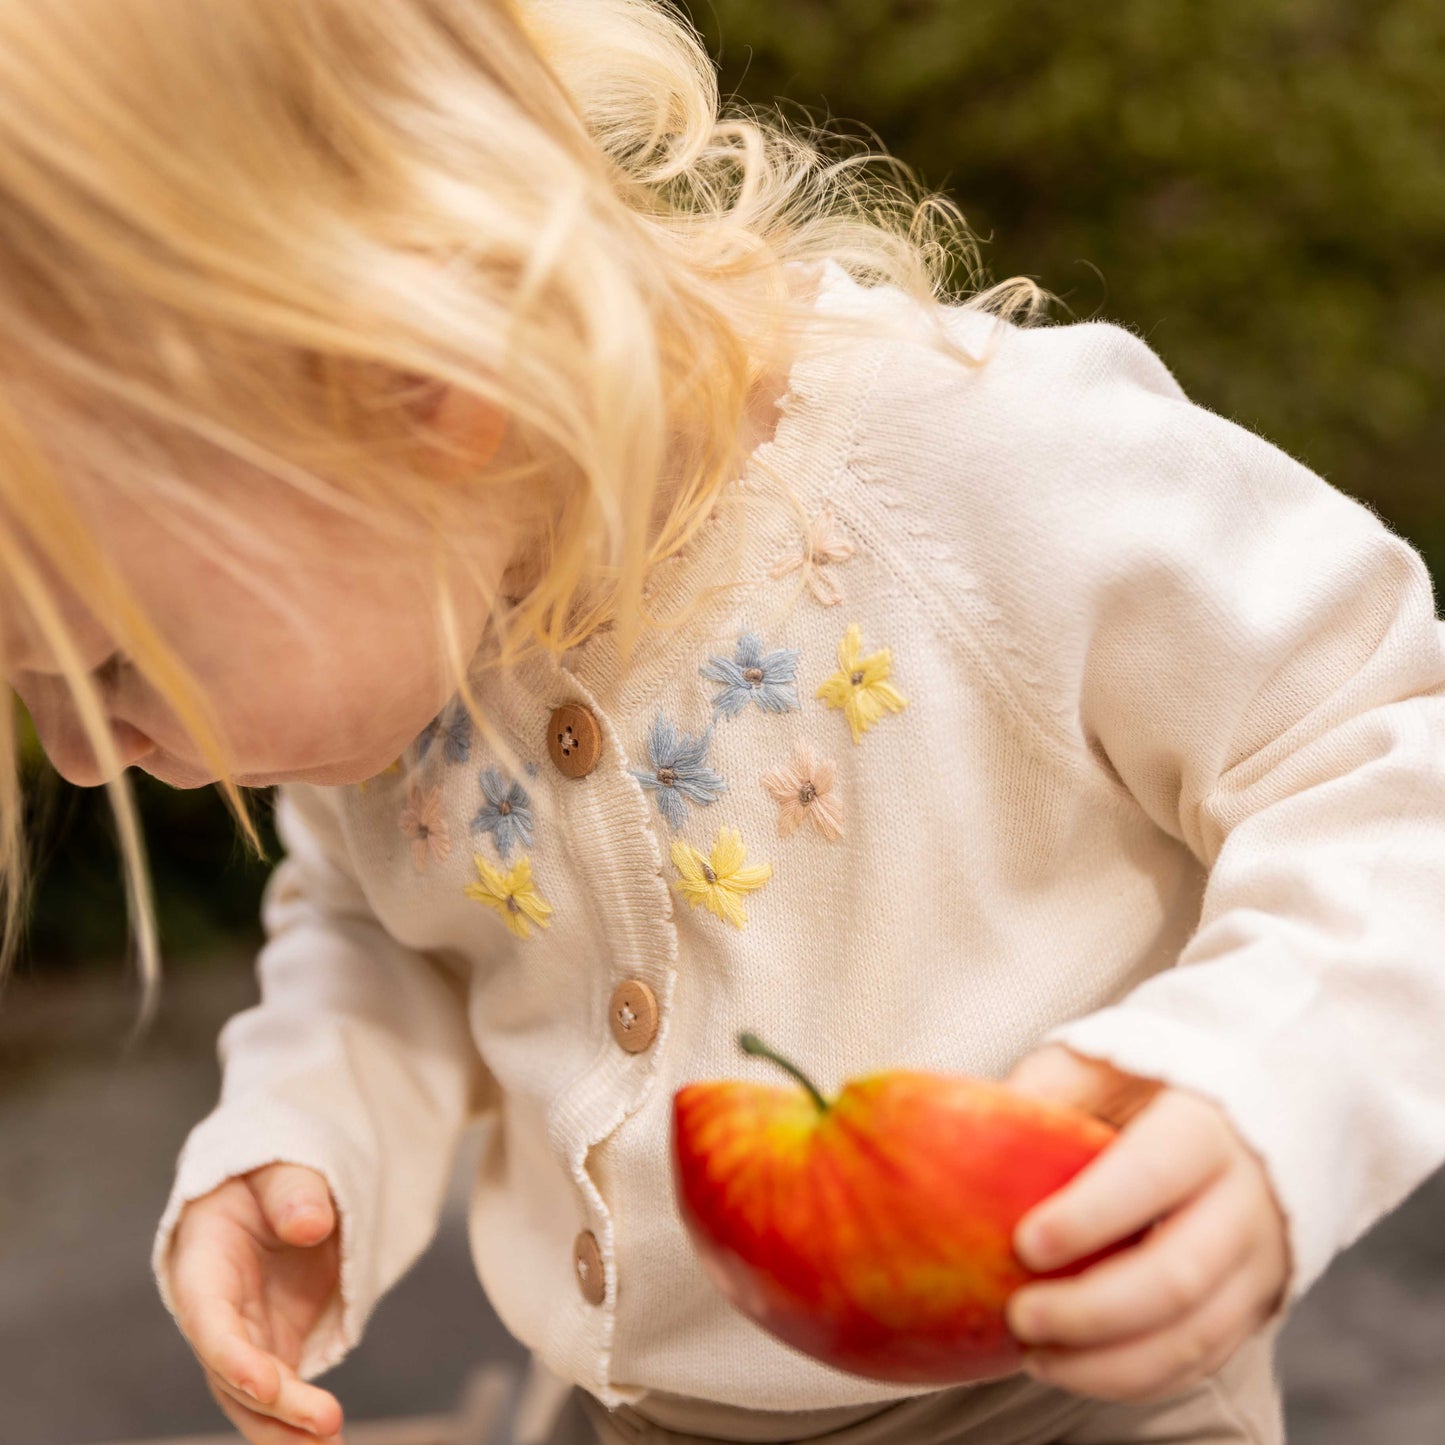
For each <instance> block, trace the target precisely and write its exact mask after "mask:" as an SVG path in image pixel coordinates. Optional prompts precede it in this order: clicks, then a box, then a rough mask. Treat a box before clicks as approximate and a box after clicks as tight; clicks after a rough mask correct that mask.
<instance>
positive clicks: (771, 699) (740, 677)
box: [698, 632, 799, 717]
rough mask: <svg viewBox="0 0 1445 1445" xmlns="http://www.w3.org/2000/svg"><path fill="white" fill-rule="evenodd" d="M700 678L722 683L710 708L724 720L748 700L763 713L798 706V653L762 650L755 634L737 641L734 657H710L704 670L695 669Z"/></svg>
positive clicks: (747, 635) (785, 648) (783, 648)
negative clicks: (721, 715) (795, 686)
mask: <svg viewBox="0 0 1445 1445" xmlns="http://www.w3.org/2000/svg"><path fill="white" fill-rule="evenodd" d="M698 671H699V672H700V673H702V675H703V676H704V677H710V678H712V679H713V681H714V682H720V683H722V684H723V690H722V691H721V692H720V693H718V695H717V696H716V697H715V698H714V699H713V707H714V709H715V710H716V711H717V712H719V713H721V714H723V715H724V716H725V717H736V716H737V715H738V714H739V713H740V712H741V711H742V710H743V709H744V708H745V707H746V706H747V705H748V699H749V698H752V700H753V701H754V702H755V703H757V705H758V706H759V707H760V708H762V710H763V711H764V712H787V711H788V710H789V709H793V708H797V707H798V705H799V704H798V694H797V692H796V691H795V689H794V679H795V678H796V677H797V673H798V650H797V648H795V647H780V648H778V649H777V650H776V651H774V652H764V651H763V640H762V638H761V637H759V636H758V635H757V634H756V633H755V632H746V633H744V634H743V635H742V636H741V637H740V638H738V650H737V654H736V656H734V657H710V658H708V660H707V665H706V666H705V667H700V668H698Z"/></svg>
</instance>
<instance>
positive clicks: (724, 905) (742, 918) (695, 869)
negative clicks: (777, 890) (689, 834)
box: [672, 828, 773, 928]
mask: <svg viewBox="0 0 1445 1445" xmlns="http://www.w3.org/2000/svg"><path fill="white" fill-rule="evenodd" d="M743 856H744V855H743V839H742V834H741V833H739V832H738V830H737V829H736V828H720V829H719V830H718V835H717V841H716V842H715V843H714V844H713V845H712V856H711V857H710V858H704V857H703V855H702V854H701V853H699V852H698V851H697V849H696V848H694V847H693V846H692V845H691V844H690V843H684V842H683V841H682V839H681V838H678V839H676V840H675V841H674V842H673V845H672V861H673V862H674V863H675V864H676V865H677V871H678V872H679V873H681V874H682V877H681V878H680V879H679V880H677V881H676V882H675V883H674V884H673V887H674V888H676V889H677V891H678V892H679V893H681V894H682V896H683V897H684V898H686V899H687V904H688V907H689V908H696V907H697V905H698V904H699V903H701V904H702V905H703V906H704V907H705V908H706V909H707V910H708V912H709V913H711V914H713V915H714V916H715V917H717V918H721V919H723V920H724V921H725V922H727V923H731V924H732V925H733V927H734V928H741V927H742V926H743V924H744V923H746V922H747V921H748V916H747V914H746V913H744V912H743V906H742V903H741V901H740V900H741V899H742V897H743V895H744V894H747V893H752V892H753V891H754V890H755V889H758V888H761V887H762V886H763V884H764V883H766V882H767V881H768V879H769V878H771V877H772V876H773V865H772V864H771V863H754V864H751V865H750V866H748V867H744V866H743Z"/></svg>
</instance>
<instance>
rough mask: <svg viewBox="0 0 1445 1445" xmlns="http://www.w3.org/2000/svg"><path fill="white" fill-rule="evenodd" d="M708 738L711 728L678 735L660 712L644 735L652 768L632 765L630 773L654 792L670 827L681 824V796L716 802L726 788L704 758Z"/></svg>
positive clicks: (719, 776) (682, 807)
mask: <svg viewBox="0 0 1445 1445" xmlns="http://www.w3.org/2000/svg"><path fill="white" fill-rule="evenodd" d="M711 741H712V729H711V728H708V730H707V731H706V732H704V733H701V734H699V735H698V736H697V737H692V736H691V735H690V734H688V733H682V734H679V733H678V730H677V728H676V727H674V726H673V724H672V723H670V722H668V720H667V719H666V718H665V717H663V716H662V714H661V713H659V714H658V716H657V721H656V722H655V723H653V725H652V727H651V729H650V730H649V732H648V734H647V756H648V758H649V759H650V760H651V762H652V770H651V772H642V771H640V770H639V769H637V768H633V769H632V770H631V771H632V776H633V777H634V778H636V779H637V781H638V782H640V783H641V784H642V786H643V787H644V788H646V789H649V790H650V791H652V792H655V793H656V794H657V811H658V812H659V813H661V814H662V816H663V817H664V818H666V819H667V825H668V827H670V828H679V827H681V826H682V820H683V817H684V815H685V814H686V812H687V806H686V804H685V803H684V802H683V801H682V800H683V799H684V798H691V799H692V801H693V802H694V803H715V802H717V797H718V794H719V793H723V792H726V791H727V784H726V783H725V782H724V781H723V779H722V774H721V773H716V772H714V771H713V770H712V769H711V768H710V767H708V766H707V765H706V764H705V762H704V761H703V760H704V759H705V758H706V757H707V749H708V744H709V743H710V742H711Z"/></svg>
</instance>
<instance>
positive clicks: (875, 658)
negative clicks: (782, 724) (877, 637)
mask: <svg viewBox="0 0 1445 1445" xmlns="http://www.w3.org/2000/svg"><path fill="white" fill-rule="evenodd" d="M862 649H863V629H862V628H861V627H860V626H859V625H858V624H857V623H856V622H855V623H853V625H852V626H851V627H849V629H848V630H847V632H845V633H844V634H843V640H842V641H841V642H840V643H839V644H838V671H837V672H835V673H834V674H833V675H832V677H830V678H828V679H827V680H826V681H825V682H824V683H823V684H822V685H821V686H820V687H819V688H818V691H817V693H816V694H815V696H817V697H820V698H822V699H823V701H824V702H826V703H827V704H828V706H829V707H841V708H842V709H843V715H844V717H846V718H847V719H848V726H849V727H850V728H851V729H852V730H853V741H854V742H855V743H856V742H858V741H860V740H861V739H862V737H863V734H864V733H866V732H867V731H868V729H869V728H871V727H872V726H873V724H874V723H876V722H877V721H878V719H879V718H881V717H882V716H883V714H884V712H885V711H887V712H902V711H903V709H904V708H905V707H907V706H908V699H907V698H906V697H904V696H903V694H902V693H901V692H899V691H898V689H897V688H896V687H894V686H893V684H892V683H891V682H889V681H888V677H889V675H890V673H891V672H892V671H893V655H892V653H891V652H890V651H889V650H888V648H886V647H881V648H879V650H878V651H877V652H870V653H869V654H868V656H867V657H863V658H860V657H859V656H858V654H859V653H860V652H861V651H862Z"/></svg>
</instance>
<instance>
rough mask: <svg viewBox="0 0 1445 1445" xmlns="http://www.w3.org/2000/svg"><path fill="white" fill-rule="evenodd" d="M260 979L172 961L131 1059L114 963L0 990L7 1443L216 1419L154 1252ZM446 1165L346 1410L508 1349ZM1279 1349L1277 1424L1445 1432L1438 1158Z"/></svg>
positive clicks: (1394, 1442) (1404, 1434)
mask: <svg viewBox="0 0 1445 1445" xmlns="http://www.w3.org/2000/svg"><path fill="white" fill-rule="evenodd" d="M254 987H255V986H254V983H253V981H252V976H251V972H250V969H249V966H248V965H246V964H244V963H240V964H238V963H237V962H235V961H212V962H209V963H207V964H204V965H201V964H197V965H193V966H187V965H183V964H179V963H173V964H172V965H171V967H170V971H169V974H168V977H167V982H166V990H165V994H164V1003H163V1007H162V1012H161V1017H160V1020H159V1022H158V1023H157V1025H156V1028H155V1030H154V1032H153V1033H152V1035H151V1037H150V1039H149V1040H148V1041H147V1043H146V1044H145V1046H144V1047H143V1049H142V1050H141V1051H140V1053H139V1055H138V1056H137V1057H136V1058H135V1059H134V1060H133V1061H132V1062H130V1063H128V1064H125V1065H124V1066H122V1065H120V1064H119V1063H118V1062H117V1060H118V1058H119V1054H120V1044H121V1041H122V1039H123V1036H124V1033H125V1030H126V1028H127V1026H128V1024H129V1022H130V1018H131V1012H132V1010H133V1008H134V1004H135V997H136V993H135V988H134V986H133V984H132V983H131V981H130V980H129V979H128V978H124V977H122V976H121V974H120V971H119V970H118V969H117V970H116V971H115V972H114V973H113V974H109V975H104V976H102V975H97V974H94V973H93V974H91V975H89V976H87V977H85V978H80V979H76V980H73V981H71V980H63V981H50V982H47V983H45V984H44V985H42V984H41V983H40V982H39V981H38V979H26V978H24V977H21V978H17V979H15V980H12V982H11V984H10V986H9V987H8V989H7V991H6V992H5V993H4V994H3V996H0V1171H3V1172H0V1445H91V1442H103V1441H115V1440H127V1439H135V1438H139V1437H147V1436H156V1437H163V1436H167V1435H182V1434H187V1433H193V1432H203V1431H212V1430H220V1429H222V1428H223V1427H224V1424H225V1422H224V1420H223V1418H222V1417H221V1415H220V1412H219V1411H218V1410H217V1408H216V1407H215V1405H214V1403H213V1402H212V1400H211V1398H210V1396H209V1394H208V1393H207V1392H206V1389H205V1387H204V1385H203V1383H202V1381H201V1376H200V1373H199V1370H198V1368H197V1367H196V1364H195V1361H194V1358H193V1357H192V1355H191V1353H190V1351H189V1349H188V1348H187V1346H186V1345H185V1343H184V1341H183V1340H182V1339H181V1337H180V1335H179V1334H178V1333H177V1332H176V1330H175V1327H174V1325H173V1324H172V1323H171V1320H170V1317H169V1316H168V1315H167V1314H166V1312H165V1310H164V1309H163V1307H162V1306H161V1304H160V1301H159V1299H158V1298H157V1297H156V1295H155V1291H154V1287H153V1285H152V1282H151V1276H150V1270H149V1264H148V1258H147V1256H148V1253H149V1247H150V1240H151V1235H152V1231H153V1229H154V1227H155V1221H156V1219H157V1218H158V1216H159V1214H160V1211H161V1208H162V1206H163V1204H164V1202H165V1198H166V1194H167V1191H168V1189H169V1185H170V1176H171V1168H172V1165H173V1162H174V1159H175V1156H176V1152H177V1150H178V1149H179V1148H180V1144H181V1141H182V1140H183V1139H184V1137H185V1134H186V1131H187V1130H188V1129H189V1127H190V1125H191V1124H192V1123H193V1122H195V1120H196V1119H198V1118H200V1117H201V1116H202V1115H203V1114H204V1113H206V1112H207V1110H209V1108H210V1107H211V1104H212V1102H213V1101H214V1099H215V1095H216V1088H217V1082H218V1075H217V1068H216V1063H215V1051H214V1043H215V1036H216V1032H217V1030H218V1029H219V1027H220V1025H221V1023H222V1022H223V1021H224V1019H225V1018H226V1017H227V1016H229V1015H230V1014H231V1013H233V1012H235V1011H236V1010H237V1009H239V1008H243V1007H245V1006H246V1005H247V1004H248V1003H250V1002H251V1001H252V1000H253V998H254ZM465 1163H466V1157H465V1155H464V1158H463V1160H462V1161H461V1166H462V1167H463V1168H464V1166H465ZM461 1180H462V1169H461V1168H459V1171H458V1175H457V1177H456V1179H455V1180H454V1183H453V1190H452V1197H451V1202H450V1204H449V1206H448V1210H447V1213H446V1217H445V1219H444V1222H443V1225H442V1228H441V1231H440V1233H439V1234H438V1237H437V1239H436V1242H435V1244H434V1245H433V1247H432V1248H431V1249H430V1250H429V1251H428V1253H427V1254H426V1255H425V1256H424V1257H423V1258H422V1260H421V1261H419V1263H418V1264H417V1265H416V1266H415V1267H414V1268H413V1270H412V1271H411V1272H410V1273H409V1274H408V1275H407V1277H406V1278H405V1279H404V1280H403V1281H402V1282H401V1283H400V1284H399V1285H398V1286H397V1288H396V1289H395V1290H394V1291H393V1292H392V1293H391V1294H390V1295H389V1296H388V1297H387V1298H386V1299H385V1300H384V1301H383V1302H382V1303H381V1305H380V1306H379V1308H378V1310H377V1312H376V1314H375V1315H374V1316H373V1319H372V1322H371V1326H370V1328H369V1330H368V1333H367V1335H366V1338H365V1339H364V1340H363V1342H362V1343H361V1345H360V1346H359V1347H358V1348H357V1349H356V1351H355V1352H354V1353H353V1354H352V1355H351V1356H350V1357H349V1358H348V1359H347V1360H346V1361H345V1362H343V1364H342V1365H340V1366H339V1367H338V1368H337V1369H336V1370H334V1371H332V1372H331V1373H330V1374H329V1375H327V1376H326V1377H325V1384H326V1385H327V1387H328V1388H329V1389H331V1390H333V1391H334V1392H335V1393H336V1395H337V1396H338V1398H339V1399H340V1400H341V1401H342V1404H343V1406H344V1407H345V1408H346V1410H347V1413H348V1417H349V1418H350V1419H351V1420H353V1421H359V1420H364V1419H368V1418H373V1417H377V1416H388V1415H419V1414H426V1413H429V1412H434V1411H444V1410H450V1409H451V1408H452V1407H453V1406H454V1405H455V1404H456V1402H457V1399H458V1397H459V1395H460V1393H461V1391H462V1388H463V1384H464V1381H465V1379H466V1376H467V1374H468V1372H469V1370H470V1369H471V1367H472V1366H473V1365H475V1364H476V1363H477V1362H478V1361H481V1360H484V1359H504V1360H513V1361H520V1360H521V1359H522V1357H523V1353H524V1352H523V1351H522V1350H521V1348H520V1347H519V1346H518V1344H517V1343H516V1341H514V1340H513V1339H511V1337H510V1336H508V1335H507V1334H506V1332H505V1331H504V1330H503V1328H502V1327H501V1325H500V1324H499V1323H498V1322H497V1320H496V1318H495V1316H494V1315H493V1314H492V1313H491V1311H490V1309H489V1308H488V1306H487V1303H486V1300H485V1298H484V1296H483V1295H482V1292H481V1288H480V1286H479V1285H478V1284H477V1282H476V1279H475V1276H474V1275H473V1273H472V1267H471V1262H470V1259H469V1258H468V1254H467V1245H466V1238H465V1234H464V1230H463V1224H462V1212H461V1205H462V1192H461ZM1280 1369H1281V1375H1282V1379H1283V1382H1284V1386H1285V1391H1286V1411H1287V1417H1288V1423H1289V1438H1290V1441H1291V1442H1292V1445H1361V1442H1371V1445H1374V1442H1380V1445H1441V1442H1442V1441H1445V1173H1441V1174H1437V1175H1436V1176H1435V1177H1434V1178H1433V1179H1431V1180H1430V1181H1429V1182H1428V1183H1427V1184H1426V1185H1425V1186H1424V1187H1422V1188H1421V1189H1420V1190H1419V1191H1417V1192H1416V1193H1415V1194H1414V1195H1413V1196H1412V1197H1411V1198H1410V1199H1409V1200H1407V1201H1406V1203H1405V1204H1403V1205H1402V1206H1401V1207H1400V1208H1399V1209H1398V1210H1396V1211H1395V1212H1394V1213H1393V1214H1391V1215H1390V1216H1388V1217H1387V1218H1386V1219H1384V1220H1382V1221H1381V1222H1380V1223H1379V1224H1378V1225H1377V1226H1376V1227H1375V1229H1373V1230H1372V1231H1371V1232H1370V1233H1369V1234H1368V1235H1367V1236H1366V1237H1365V1238H1364V1239H1363V1240H1361V1241H1359V1242H1358V1243H1357V1244H1356V1245H1355V1246H1354V1247H1353V1248H1351V1249H1350V1250H1348V1251H1346V1253H1345V1254H1343V1255H1342V1256H1341V1257H1340V1258H1339V1259H1337V1260H1336V1261H1335V1263H1334V1265H1333V1267H1332V1268H1331V1269H1330V1271H1329V1272H1328V1273H1327V1274H1326V1276H1325V1277H1324V1279H1323V1280H1321V1281H1320V1282H1319V1283H1318V1284H1317V1285H1316V1286H1315V1288H1314V1289H1313V1290H1312V1291H1311V1292H1310V1293H1309V1294H1308V1295H1307V1296H1306V1298H1305V1299H1304V1300H1303V1302H1302V1303H1301V1304H1300V1305H1299V1306H1298V1308H1297V1309H1296V1312H1295V1314H1294V1315H1293V1316H1292V1318H1291V1319H1290V1321H1289V1323H1288V1324H1287V1325H1286V1327H1285V1330H1284V1333H1283V1335H1282V1337H1281V1344H1280Z"/></svg>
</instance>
